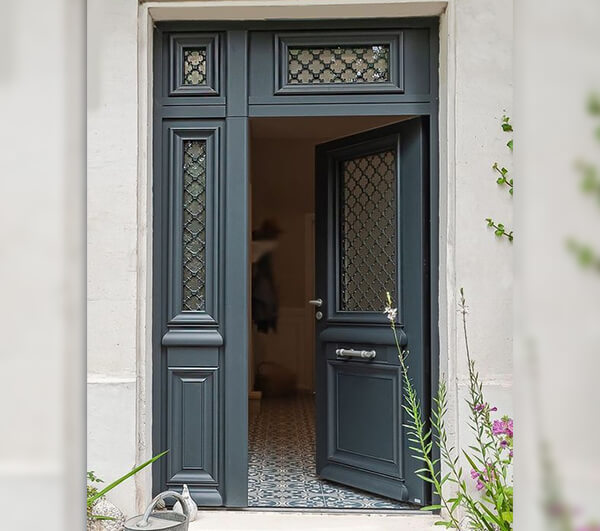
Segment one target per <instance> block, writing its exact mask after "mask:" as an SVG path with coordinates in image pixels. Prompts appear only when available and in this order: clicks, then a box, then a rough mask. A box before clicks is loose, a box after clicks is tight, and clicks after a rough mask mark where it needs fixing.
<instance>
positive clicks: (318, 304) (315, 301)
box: [308, 299, 323, 308]
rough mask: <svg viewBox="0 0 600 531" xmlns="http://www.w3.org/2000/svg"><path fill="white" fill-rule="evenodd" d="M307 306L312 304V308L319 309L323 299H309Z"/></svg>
mask: <svg viewBox="0 0 600 531" xmlns="http://www.w3.org/2000/svg"><path fill="white" fill-rule="evenodd" d="M308 304H312V305H313V306H316V307H317V308H319V307H321V306H323V299H311V300H309V301H308Z"/></svg>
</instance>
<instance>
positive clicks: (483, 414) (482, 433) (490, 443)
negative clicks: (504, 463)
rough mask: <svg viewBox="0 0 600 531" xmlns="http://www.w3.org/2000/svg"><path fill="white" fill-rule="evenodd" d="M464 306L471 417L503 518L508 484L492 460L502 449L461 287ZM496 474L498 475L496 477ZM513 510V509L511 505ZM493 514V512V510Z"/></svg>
mask: <svg viewBox="0 0 600 531" xmlns="http://www.w3.org/2000/svg"><path fill="white" fill-rule="evenodd" d="M460 296H461V300H460V307H461V314H462V324H463V333H464V338H465V352H466V357H467V364H468V367H469V394H470V398H471V401H470V402H469V409H470V413H471V419H472V422H473V429H474V431H475V440H476V441H477V445H478V447H479V448H478V450H479V453H480V455H481V459H482V463H481V464H482V465H483V468H484V469H485V471H486V473H487V479H486V481H485V484H486V486H487V487H489V488H491V491H492V500H491V501H492V504H493V505H494V507H495V508H496V511H497V513H498V515H499V517H500V518H502V514H503V512H505V511H504V507H502V505H501V504H500V503H499V501H498V500H499V496H498V495H497V493H498V492H504V490H505V489H504V486H503V485H502V483H501V482H500V476H499V474H497V473H496V472H497V471H496V470H495V469H494V468H493V467H492V466H490V461H492V462H495V463H500V462H501V456H500V449H499V447H498V445H497V443H496V440H495V438H494V435H493V432H492V431H491V420H490V412H489V408H488V406H487V404H485V402H484V396H483V387H482V384H481V383H480V381H479V375H478V373H477V371H476V370H475V362H474V361H473V360H472V359H471V351H470V348H469V337H468V331H467V307H466V299H465V296H464V290H463V289H462V288H461V290H460ZM478 405H480V406H483V408H482V409H478V408H477V406H478ZM490 453H492V454H493V459H492V460H490ZM465 457H467V459H468V460H469V462H470V463H471V464H473V463H472V461H471V459H470V458H469V456H468V455H467V454H466V452H465ZM492 473H494V478H493V479H492ZM502 475H503V477H505V472H504V471H502ZM482 508H484V509H485V510H486V512H488V513H489V511H488V510H487V507H485V505H483V504H482ZM511 510H512V508H511ZM490 516H492V515H491V513H490ZM497 523H498V524H499V525H501V529H506V530H510V526H508V527H507V526H506V525H505V522H504V520H503V519H502V520H497Z"/></svg>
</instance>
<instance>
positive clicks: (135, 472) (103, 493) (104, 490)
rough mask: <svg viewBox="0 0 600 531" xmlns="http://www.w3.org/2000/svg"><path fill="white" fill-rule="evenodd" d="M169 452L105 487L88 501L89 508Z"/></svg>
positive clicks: (157, 456) (161, 454)
mask: <svg viewBox="0 0 600 531" xmlns="http://www.w3.org/2000/svg"><path fill="white" fill-rule="evenodd" d="M168 452H169V450H165V451H164V452H162V453H160V454H158V455H156V456H154V457H153V458H152V459H148V461H146V462H145V463H142V464H141V465H140V466H137V467H135V468H134V469H133V470H132V471H131V472H128V473H127V474H125V475H123V476H121V477H120V478H119V479H117V480H115V481H113V482H112V483H111V484H110V485H108V486H107V487H104V488H103V489H102V490H101V491H100V492H98V493H97V494H95V495H94V496H92V497H90V498H88V499H87V506H88V507H91V506H92V505H93V504H94V502H95V501H96V500H98V499H100V498H101V497H102V496H104V495H105V494H106V493H107V492H108V491H110V490H112V489H114V488H115V487H116V486H117V485H119V484H121V483H123V481H125V480H126V479H128V478H130V477H131V476H133V475H134V474H137V473H138V472H139V471H140V470H142V468H145V467H147V466H148V465H150V464H152V463H154V461H156V460H157V459H160V458H161V457H162V456H163V455H165V454H167V453H168Z"/></svg>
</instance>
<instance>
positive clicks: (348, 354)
mask: <svg viewBox="0 0 600 531" xmlns="http://www.w3.org/2000/svg"><path fill="white" fill-rule="evenodd" d="M335 353H336V354H337V356H338V358H363V359H367V360H372V359H373V358H375V356H377V352H376V351H374V350H354V349H352V348H350V349H347V348H338V349H336V351H335Z"/></svg>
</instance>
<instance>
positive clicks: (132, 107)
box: [88, 0, 518, 514]
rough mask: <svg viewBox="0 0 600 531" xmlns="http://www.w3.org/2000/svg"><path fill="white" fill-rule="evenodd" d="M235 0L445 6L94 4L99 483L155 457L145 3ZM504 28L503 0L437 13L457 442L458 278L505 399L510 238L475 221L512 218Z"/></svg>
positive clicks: (449, 362) (126, 502)
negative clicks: (504, 174) (499, 178)
mask: <svg viewBox="0 0 600 531" xmlns="http://www.w3.org/2000/svg"><path fill="white" fill-rule="evenodd" d="M236 4H237V5H242V4H243V5H244V11H243V13H246V16H247V17H248V18H259V17H263V16H264V17H267V16H271V17H274V18H285V17H286V13H287V14H288V16H289V15H290V13H292V14H293V16H298V17H303V18H309V17H316V18H319V17H324V16H330V17H336V16H338V17H342V16H371V15H373V14H375V13H376V14H377V15H379V16H383V15H388V16H399V15H401V16H407V15H410V14H412V15H424V14H432V13H440V12H441V11H442V9H443V3H440V2H404V1H402V0H398V1H385V2H376V3H373V2H367V1H365V2H364V3H361V2H359V1H352V2H350V4H351V5H344V1H343V0H327V2H323V1H321V0H311V1H302V2H299V1H294V2H293V3H290V2H289V1H288V0H280V1H278V0H272V1H270V2H268V3H267V2H264V5H263V6H262V7H261V6H260V4H261V2H260V1H258V0H257V1H244V2H236V1H231V0H229V1H223V2H220V1H218V0H211V1H208V0H207V1H187V2H152V3H149V4H142V5H141V6H140V7H139V14H138V3H137V2H136V1H135V0H126V1H124V0H92V1H91V2H90V4H89V15H88V18H89V21H90V24H89V32H88V40H89V51H88V54H89V58H88V69H89V71H88V76H89V82H88V86H89V114H88V135H89V138H88V279H89V280H88V296H89V302H88V321H89V324H88V352H89V354H88V372H89V375H88V393H89V394H88V402H89V403H88V461H89V464H88V467H89V468H91V469H93V470H95V471H96V472H97V473H98V474H99V475H101V476H102V477H104V478H105V479H106V480H110V479H112V478H114V477H116V476H117V475H120V474H122V473H123V472H125V471H126V470H128V469H130V468H131V466H132V465H133V463H134V462H135V461H136V459H137V460H138V461H140V460H141V458H142V457H148V456H149V455H150V454H151V448H150V440H149V425H148V424H147V423H145V422H144V417H145V416H147V417H149V418H151V411H150V409H149V408H150V405H149V404H147V403H146V402H145V396H147V393H148V390H149V382H148V376H149V374H150V366H149V364H148V363H147V362H146V361H145V359H146V357H145V353H146V352H147V344H148V343H147V337H148V335H147V325H148V321H147V317H146V316H147V313H145V308H146V307H147V304H148V300H147V297H146V288H147V281H148V275H149V269H148V258H149V252H148V244H147V240H146V237H147V236H149V235H148V233H147V225H146V221H147V219H148V217H149V212H147V210H146V208H147V205H148V203H147V191H148V188H147V184H148V180H149V179H150V176H149V174H148V168H147V167H146V165H147V157H146V151H147V148H148V135H149V127H150V124H149V122H148V120H147V118H146V112H147V108H148V105H149V102H148V100H147V93H148V90H149V86H148V73H147V72H146V66H147V62H146V60H144V58H146V57H147V54H146V46H147V45H148V43H147V33H146V28H147V20H146V18H145V17H147V16H148V12H150V14H151V15H153V16H154V17H156V18H163V19H164V18H169V17H171V18H175V19H177V18H193V17H194V16H195V17H196V18H206V17H208V16H212V17H214V18H235V16H236V15H238V14H239V13H241V12H242V11H240V10H236V9H235V8H234V7H232V6H235V5H236ZM267 4H268V6H267ZM164 5H168V6H169V7H168V10H164V9H163V8H162V6H164ZM291 5H293V6H294V7H293V10H292V11H290V8H289V7H288V6H291ZM223 6H226V7H225V8H223ZM375 7H376V9H375ZM148 8H149V11H148ZM208 8H210V9H208ZM178 9H179V11H178ZM286 9H287V11H286ZM209 11H210V13H209ZM178 13H179V14H180V15H178ZM254 13H256V16H254ZM238 16H239V15H238ZM138 17H139V20H138ZM138 24H139V28H141V30H140V31H139V33H138ZM511 28H512V1H511V0H450V1H449V3H448V7H447V10H446V12H445V14H444V15H443V16H442V24H441V47H442V53H441V58H440V61H441V88H440V102H441V103H440V105H441V108H440V124H441V125H440V159H441V163H440V179H441V183H440V188H441V194H440V225H441V226H440V343H441V360H440V366H441V370H442V372H443V373H444V374H447V376H448V378H449V381H450V386H449V387H450V397H449V398H450V403H451V415H452V418H451V419H450V420H449V427H450V430H451V432H452V434H453V435H455V436H456V437H457V438H458V439H459V440H464V439H466V436H467V430H466V423H465V422H466V419H465V417H464V408H463V407H462V406H461V407H457V406H460V405H461V404H462V398H463V396H464V392H465V383H466V381H465V380H466V365H465V363H464V360H465V357H464V343H463V340H462V331H461V330H460V329H459V328H457V317H458V316H457V313H456V293H457V289H458V287H460V286H464V288H465V290H466V293H467V297H468V304H469V307H470V309H471V312H470V314H469V323H470V340H471V349H472V354H473V357H474V358H475V360H476V361H477V365H478V369H479V370H480V372H481V375H482V377H483V378H484V380H485V382H486V390H487V391H489V396H490V401H491V402H493V403H494V404H497V405H498V406H499V407H500V409H501V410H510V409H511V395H510V387H511V381H512V378H511V371H512V365H511V350H512V278H513V276H512V249H511V246H510V244H508V243H507V242H506V241H499V240H497V239H496V238H495V237H494V236H493V235H492V234H491V232H490V231H489V229H487V228H486V227H485V223H484V221H483V220H484V218H486V217H488V216H492V217H494V218H498V219H501V220H502V221H504V222H505V223H506V224H507V225H510V223H511V212H512V205H511V201H510V198H509V197H508V195H507V194H506V192H503V191H502V190H499V189H498V187H497V185H496V184H495V177H494V174H493V172H492V170H491V169H490V167H491V164H492V163H493V162H494V161H495V160H498V161H499V162H501V163H503V164H505V165H508V164H509V163H510V154H509V153H508V150H507V149H506V148H505V143H506V141H507V140H508V138H507V136H506V135H505V134H503V133H502V132H501V130H500V128H499V120H500V117H501V116H502V113H503V111H504V110H506V111H507V112H508V113H509V114H510V110H511V101H512V86H511V79H512V74H511V72H512V66H511V64H512V62H511V60H512V49H511V38H512V29H511ZM138 52H139V54H140V58H141V59H142V60H141V61H138V59H137V57H138V56H137V54H138ZM138 76H139V77H138ZM138 113H139V114H138ZM138 120H139V121H138ZM516 125H517V126H518V123H517V124H516ZM138 126H139V131H138ZM138 133H139V136H138ZM141 305H143V307H142V306H141ZM459 400H460V402H461V404H459V402H458V401H459ZM149 485H150V483H149V476H148V475H147V474H146V475H145V476H144V478H143V479H142V480H138V490H137V491H136V488H135V483H134V482H131V480H130V482H128V483H126V484H124V485H122V486H120V487H119V488H118V489H116V490H115V491H113V494H112V495H111V496H110V497H111V498H112V499H113V500H114V501H115V502H116V503H117V504H118V505H119V506H121V507H122V508H123V509H124V510H125V511H127V512H128V513H129V514H131V513H133V512H134V511H135V510H136V502H137V510H139V508H140V506H141V504H143V503H144V502H145V501H147V499H148V495H149ZM136 492H137V500H136Z"/></svg>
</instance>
